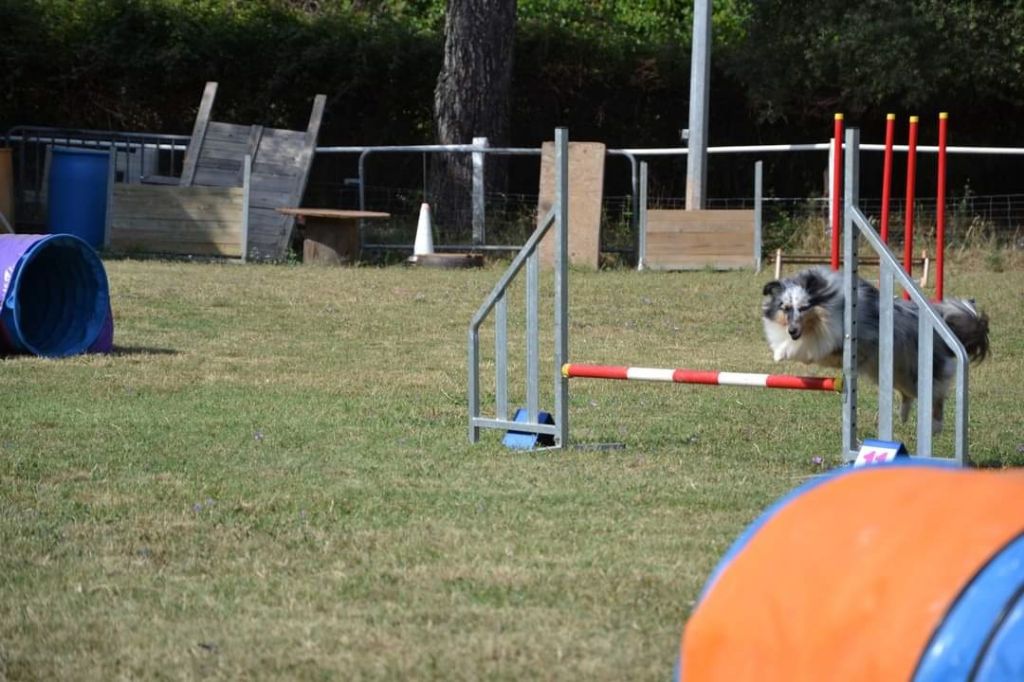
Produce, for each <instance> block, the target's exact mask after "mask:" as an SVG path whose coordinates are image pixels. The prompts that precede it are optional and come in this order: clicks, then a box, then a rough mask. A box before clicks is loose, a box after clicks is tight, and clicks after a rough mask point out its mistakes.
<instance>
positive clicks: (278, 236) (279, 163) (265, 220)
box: [249, 128, 308, 258]
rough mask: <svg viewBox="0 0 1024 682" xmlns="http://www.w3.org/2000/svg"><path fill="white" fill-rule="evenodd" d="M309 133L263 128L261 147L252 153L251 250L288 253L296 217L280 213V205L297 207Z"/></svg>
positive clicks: (273, 255) (256, 253)
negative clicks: (303, 155)
mask: <svg viewBox="0 0 1024 682" xmlns="http://www.w3.org/2000/svg"><path fill="white" fill-rule="evenodd" d="M305 138H306V132H305V131H302V130H284V129H281V128H264V129H263V137H262V138H261V139H260V145H259V149H258V150H257V153H255V154H253V166H252V180H251V182H252V186H251V187H250V190H249V192H250V198H249V252H250V254H252V255H254V256H256V257H257V258H259V257H269V258H281V257H282V256H284V255H285V254H286V253H287V247H288V245H287V239H288V236H289V235H288V233H289V231H290V229H291V224H292V220H293V218H292V217H291V216H286V215H282V214H280V213H278V212H277V211H276V209H278V208H281V207H295V206H298V205H299V203H300V202H301V200H302V197H301V196H300V197H298V198H297V199H296V198H295V197H294V195H295V193H296V188H297V187H298V186H299V185H300V184H301V185H302V186H303V187H304V186H305V185H304V182H303V181H304V180H305V177H304V173H306V172H308V168H303V167H302V163H303V161H302V149H303V144H304V142H305Z"/></svg>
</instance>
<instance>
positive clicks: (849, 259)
mask: <svg viewBox="0 0 1024 682" xmlns="http://www.w3.org/2000/svg"><path fill="white" fill-rule="evenodd" d="M836 146H837V147H838V146H839V145H838V144H837V145H836ZM859 147H860V129H859V128H849V129H848V130H847V131H846V173H845V175H846V190H845V192H844V193H843V203H844V204H845V208H846V210H845V211H843V216H844V220H845V222H846V225H845V226H844V227H845V228H846V229H845V230H843V258H844V261H845V262H844V266H843V293H844V296H843V298H844V299H845V300H844V312H843V446H842V447H843V460H844V461H848V460H851V459H854V458H855V457H856V456H857V448H858V446H859V443H858V440H857V283H858V282H857V228H856V226H854V224H853V211H852V210H851V209H852V208H853V207H855V206H856V205H857V202H858V200H859V196H858V195H859V187H858V185H859V181H860V150H859ZM838 199H839V197H836V200H837V201H838Z"/></svg>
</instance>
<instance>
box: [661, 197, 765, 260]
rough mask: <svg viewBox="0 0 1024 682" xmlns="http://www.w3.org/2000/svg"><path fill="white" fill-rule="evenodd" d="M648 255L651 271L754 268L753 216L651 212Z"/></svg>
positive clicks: (722, 212) (726, 212)
mask: <svg viewBox="0 0 1024 682" xmlns="http://www.w3.org/2000/svg"><path fill="white" fill-rule="evenodd" d="M646 251H647V253H646V255H645V256H646V257H645V259H644V265H645V267H647V268H650V269H652V270H699V269H701V268H707V267H710V268H714V269H716V270H729V269H734V268H747V267H752V266H753V265H754V212H753V211H749V210H706V211H683V210H652V209H648V211H647V248H646Z"/></svg>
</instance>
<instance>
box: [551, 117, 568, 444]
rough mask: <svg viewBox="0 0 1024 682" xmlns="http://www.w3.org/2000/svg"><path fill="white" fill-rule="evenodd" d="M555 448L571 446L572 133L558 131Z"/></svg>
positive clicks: (556, 134)
mask: <svg viewBox="0 0 1024 682" xmlns="http://www.w3.org/2000/svg"><path fill="white" fill-rule="evenodd" d="M555 224H556V233H555V234H556V237H557V239H558V241H557V242H556V245H557V248H556V249H555V367H554V370H555V424H556V428H557V431H558V433H557V434H556V436H555V445H556V446H559V447H566V446H567V445H568V444H569V380H568V379H567V378H566V377H564V376H562V365H564V364H565V363H567V362H569V131H568V129H566V128H556V129H555Z"/></svg>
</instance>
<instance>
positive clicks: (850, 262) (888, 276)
mask: <svg viewBox="0 0 1024 682" xmlns="http://www.w3.org/2000/svg"><path fill="white" fill-rule="evenodd" d="M845 146H846V149H847V150H848V153H847V154H846V155H845V159H844V161H845V163H844V173H843V175H844V177H845V178H846V179H847V180H846V182H845V188H844V193H843V194H844V196H843V206H844V209H845V210H844V211H843V219H844V220H843V222H844V225H843V228H844V229H842V231H841V234H842V238H843V256H844V258H843V262H844V269H843V276H842V279H843V291H844V301H845V304H844V313H843V320H844V322H843V339H844V344H843V362H842V368H843V372H842V379H836V378H831V377H787V376H785V375H768V374H764V375H762V374H746V373H739V372H718V371H693V370H674V369H673V370H670V369H652V368H640V367H608V366H601V365H581V364H573V363H570V362H569V296H568V290H569V267H568V252H569V248H568V230H567V222H568V195H569V182H568V169H569V162H568V157H569V152H568V150H569V142H568V132H567V130H566V129H565V128H558V129H556V130H555V144H554V145H553V151H552V155H553V157H554V172H555V195H554V199H553V202H552V205H551V208H550V210H549V211H548V212H547V213H546V215H545V216H544V217H543V218H542V219H541V220H540V221H539V224H538V226H537V229H536V230H535V231H534V233H533V234H532V235H531V236H530V238H529V239H528V240H527V241H526V244H525V245H524V246H523V248H522V250H520V252H519V253H518V254H517V255H516V257H515V259H513V261H512V263H511V264H510V265H509V267H508V269H507V270H506V271H505V274H504V275H502V277H501V278H500V279H499V281H498V283H497V284H496V285H495V287H494V288H493V289H492V290H491V293H490V294H489V295H488V296H487V298H486V299H485V300H484V302H483V304H482V305H481V306H480V307H479V309H478V310H477V312H476V314H475V315H474V316H473V320H472V321H471V322H470V325H469V343H468V353H467V355H468V365H469V386H468V402H469V440H470V442H477V441H478V440H479V439H480V430H481V429H498V430H504V431H506V436H510V435H512V434H516V435H517V437H518V436H520V435H522V436H528V437H532V438H533V439H534V442H535V443H540V442H541V439H542V438H543V440H544V442H545V444H548V445H552V446H554V447H564V446H566V445H568V444H569V421H570V419H569V379H570V378H573V377H575V378H583V377H589V378H602V379H620V380H621V379H626V380H629V379H634V380H648V381H666V382H668V381H671V382H674V383H699V384H712V385H734V386H736V385H738V386H758V387H764V388H789V389H802V390H818V391H821V392H824V391H833V392H839V393H841V394H842V415H843V420H842V441H841V454H842V457H843V460H844V461H847V462H852V461H854V460H856V458H857V455H858V451H859V448H860V446H861V441H860V439H859V438H858V425H857V394H858V390H857V325H856V322H855V321H856V319H857V310H856V305H857V304H856V298H857V297H856V296H854V295H853V291H854V288H855V285H856V284H855V283H856V282H857V281H858V279H857V267H858V254H857V250H858V249H857V237H858V236H861V237H863V238H864V239H865V240H866V241H867V242H868V245H869V246H870V247H871V249H872V250H873V251H874V252H875V253H876V254H877V256H878V258H879V268H880V269H879V291H880V304H879V328H880V330H881V331H880V335H881V338H880V340H879V358H878V369H879V371H878V374H879V380H878V425H877V426H878V437H879V438H880V439H882V440H884V441H889V440H891V439H892V396H893V379H892V375H893V333H892V330H893V309H894V305H893V289H894V287H895V285H896V284H897V283H898V284H899V285H900V286H901V287H902V288H903V290H904V291H905V292H907V293H908V294H909V295H910V297H911V299H913V301H914V303H915V304H916V305H917V308H918V310H919V311H921V314H920V317H919V328H920V329H919V338H920V340H921V342H920V343H919V345H918V366H919V367H928V366H929V365H928V363H930V362H931V355H932V341H933V334H934V335H937V336H938V337H939V338H941V342H944V343H946V345H947V346H948V347H949V348H950V349H951V351H952V352H953V354H954V355H955V357H956V371H955V377H956V392H955V401H956V402H955V404H956V407H955V412H954V422H955V425H956V431H955V434H954V439H953V446H954V461H955V462H956V463H957V464H959V465H966V464H968V463H969V459H968V454H967V389H968V386H967V364H968V357H967V353H966V351H965V350H964V347H963V344H961V343H960V341H959V340H958V339H957V337H956V335H955V334H954V333H953V331H952V330H951V329H950V328H949V326H948V325H947V324H946V322H945V321H944V320H943V319H942V317H941V316H940V315H939V314H938V313H937V312H936V311H935V310H934V309H933V308H932V306H931V303H930V301H929V299H928V297H927V296H925V294H924V292H922V291H921V289H920V287H919V286H918V285H917V283H916V282H914V281H913V280H912V279H911V278H910V276H909V275H908V274H907V272H906V271H905V270H904V269H903V268H902V267H901V266H900V264H899V262H898V261H897V260H896V258H895V256H894V255H893V254H892V252H891V251H890V250H889V248H888V246H887V245H886V244H885V243H884V242H883V241H882V239H881V238H880V237H879V236H878V234H877V233H876V232H875V230H874V228H873V226H872V225H871V223H870V222H869V221H868V219H867V217H866V216H865V215H864V214H863V213H862V212H861V211H860V209H859V208H858V204H859V173H860V165H859V153H858V152H859V149H860V131H859V130H858V129H856V128H851V129H849V130H847V131H846V140H845ZM545 236H549V237H550V238H552V239H553V240H554V242H555V249H554V251H555V258H554V287H553V294H554V295H553V308H554V329H553V339H552V340H553V342H554V343H553V349H552V356H553V357H552V360H553V363H552V365H549V367H551V369H552V370H553V375H554V377H553V378H554V382H553V389H554V390H553V398H554V409H553V410H552V413H550V414H549V413H547V412H543V411H541V409H540V393H539V385H540V366H541V357H540V340H539V338H540V322H539V306H540V291H541V287H540V283H539V271H540V262H539V254H538V246H539V244H540V242H541V240H542V239H544V238H545ZM521 271H524V272H525V275H526V276H525V285H526V286H525V301H524V303H525V308H526V320H527V324H526V330H525V332H526V333H525V345H526V348H525V351H526V353H525V360H526V362H525V370H526V372H525V387H526V407H525V408H521V409H517V410H515V415H514V416H510V413H511V410H510V406H509V381H508V376H507V374H508V371H509V353H508V345H509V344H508V337H509V328H508V317H509V315H508V298H507V290H508V287H509V285H510V283H511V282H512V280H513V279H514V278H515V277H516V276H517V275H518V274H519V273H520V272H521ZM491 313H493V316H492V315H491ZM488 317H491V318H492V319H493V321H494V344H495V345H494V351H495V355H494V374H495V384H494V412H493V413H492V414H491V415H485V414H483V413H482V411H481V396H482V393H483V391H482V390H481V383H480V370H481V366H482V364H483V363H482V362H481V354H480V328H481V326H482V325H483V323H484V321H485V320H486V319H487V318H488ZM546 363H547V359H546V358H545V364H546ZM922 363H924V364H922ZM920 376H921V381H920V385H919V387H918V404H919V406H921V407H920V408H919V412H918V420H917V449H918V451H917V454H918V455H919V456H920V457H922V458H930V457H932V450H931V447H932V424H931V421H932V420H931V416H932V414H931V397H932V390H933V387H932V378H931V372H928V371H927V370H925V371H923V372H921V373H920ZM517 447H518V446H517ZM527 447H532V445H528V446H527Z"/></svg>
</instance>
